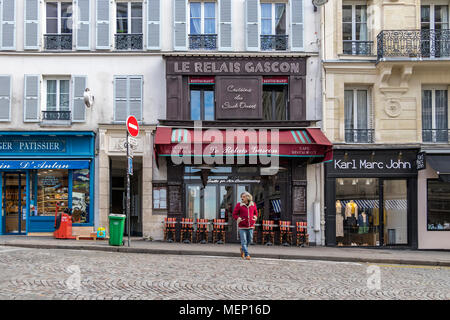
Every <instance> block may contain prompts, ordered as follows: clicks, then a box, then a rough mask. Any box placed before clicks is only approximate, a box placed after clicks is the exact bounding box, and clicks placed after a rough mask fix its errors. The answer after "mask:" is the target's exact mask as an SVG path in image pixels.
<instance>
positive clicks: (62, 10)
mask: <svg viewBox="0 0 450 320" xmlns="http://www.w3.org/2000/svg"><path fill="white" fill-rule="evenodd" d="M45 6H46V33H47V34H71V33H72V22H73V21H72V12H73V8H72V2H64V1H48V2H46V4H45Z"/></svg>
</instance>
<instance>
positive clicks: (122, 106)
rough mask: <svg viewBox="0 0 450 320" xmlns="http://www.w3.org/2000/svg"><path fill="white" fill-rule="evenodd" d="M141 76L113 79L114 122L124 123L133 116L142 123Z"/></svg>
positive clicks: (116, 77) (142, 81)
mask: <svg viewBox="0 0 450 320" xmlns="http://www.w3.org/2000/svg"><path fill="white" fill-rule="evenodd" d="M143 83H144V80H143V77H142V76H115V77H114V121H117V122H122V121H123V122H124V121H126V120H127V118H128V116H130V115H133V116H135V117H136V119H137V120H138V121H142V112H143V110H142V98H143Z"/></svg>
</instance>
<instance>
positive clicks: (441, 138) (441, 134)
mask: <svg viewBox="0 0 450 320" xmlns="http://www.w3.org/2000/svg"><path fill="white" fill-rule="evenodd" d="M449 135H450V131H449V130H448V129H422V141H423V142H424V143H448V142H449Z"/></svg>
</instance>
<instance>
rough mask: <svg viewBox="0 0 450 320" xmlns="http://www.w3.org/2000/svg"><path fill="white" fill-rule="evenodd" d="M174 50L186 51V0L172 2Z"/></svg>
mask: <svg viewBox="0 0 450 320" xmlns="http://www.w3.org/2000/svg"><path fill="white" fill-rule="evenodd" d="M173 4H174V15H173V16H174V45H173V47H174V50H187V23H186V20H187V19H186V16H187V5H188V2H187V0H173Z"/></svg>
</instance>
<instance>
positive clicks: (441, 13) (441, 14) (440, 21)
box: [420, 3, 450, 57]
mask: <svg viewBox="0 0 450 320" xmlns="http://www.w3.org/2000/svg"><path fill="white" fill-rule="evenodd" d="M420 28H421V42H422V55H424V56H425V57H448V56H449V55H450V45H449V39H448V29H449V6H448V5H447V4H434V3H429V4H423V5H421V7H420Z"/></svg>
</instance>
